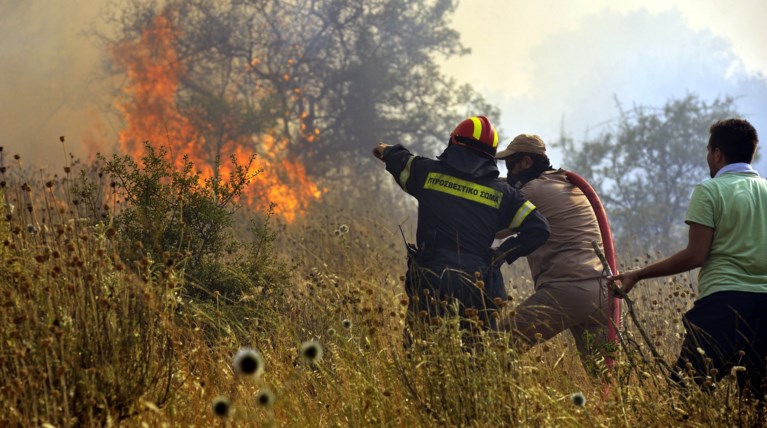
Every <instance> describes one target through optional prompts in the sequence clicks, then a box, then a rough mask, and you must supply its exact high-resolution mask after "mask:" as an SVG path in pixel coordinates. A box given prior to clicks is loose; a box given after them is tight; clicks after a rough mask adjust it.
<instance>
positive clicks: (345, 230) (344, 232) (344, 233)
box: [338, 224, 349, 235]
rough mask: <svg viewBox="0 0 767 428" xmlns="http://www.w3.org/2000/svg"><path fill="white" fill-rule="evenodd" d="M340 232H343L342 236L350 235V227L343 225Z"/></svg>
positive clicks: (339, 227) (339, 228)
mask: <svg viewBox="0 0 767 428" xmlns="http://www.w3.org/2000/svg"><path fill="white" fill-rule="evenodd" d="M338 231H339V232H341V234H342V235H346V234H347V233H349V226H347V225H345V224H342V225H340V226H338Z"/></svg>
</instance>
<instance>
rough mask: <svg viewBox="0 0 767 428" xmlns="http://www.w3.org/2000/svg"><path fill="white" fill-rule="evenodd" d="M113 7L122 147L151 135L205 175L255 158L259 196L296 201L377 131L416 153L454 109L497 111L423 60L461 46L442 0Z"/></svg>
mask: <svg viewBox="0 0 767 428" xmlns="http://www.w3.org/2000/svg"><path fill="white" fill-rule="evenodd" d="M122 7H123V9H122V10H120V11H118V14H117V16H118V17H119V18H118V19H117V20H115V22H114V24H115V26H116V27H117V28H118V29H119V31H118V33H119V34H120V36H119V37H118V39H117V40H115V41H114V42H113V43H112V45H111V46H112V49H111V53H112V57H113V58H114V64H115V65H116V66H117V70H118V71H121V72H124V73H126V75H127V77H128V79H127V82H126V84H125V95H126V96H125V97H123V99H122V100H121V102H120V105H119V107H120V110H121V111H122V112H123V113H124V114H125V116H126V128H125V130H124V131H123V132H122V133H121V135H120V140H121V144H122V148H123V149H124V150H126V151H128V152H129V153H135V151H134V150H135V148H141V147H142V146H143V142H144V141H145V140H150V142H152V143H153V144H155V145H166V146H168V147H170V151H171V153H173V154H175V155H183V154H187V155H189V156H190V159H192V160H193V161H194V162H195V164H197V165H206V166H207V167H208V168H211V169H210V174H220V173H221V172H223V171H217V170H216V169H215V168H213V166H214V165H216V162H217V160H219V159H225V158H227V157H228V156H232V155H235V156H236V157H238V158H240V157H247V156H248V155H250V154H256V155H258V157H257V158H256V161H257V163H258V164H257V165H256V168H259V169H261V170H262V174H261V175H259V177H261V178H260V179H259V180H260V181H261V183H256V186H255V187H259V188H261V189H264V191H265V192H267V193H265V194H262V195H259V196H258V197H257V198H256V199H265V200H272V201H273V202H277V203H278V204H279V205H280V207H281V208H287V207H295V208H296V209H297V210H300V209H302V208H303V207H305V206H306V203H307V202H308V201H309V200H312V199H314V198H317V197H319V194H320V190H319V188H318V187H317V186H316V185H315V184H314V183H313V182H312V181H311V180H310V179H309V178H308V176H307V170H308V173H310V174H312V175H313V176H315V177H316V176H319V175H320V174H322V173H324V172H326V171H328V169H330V168H331V167H333V166H336V165H338V164H339V163H344V164H358V162H349V161H352V160H354V158H355V157H356V156H364V157H365V158H367V157H369V153H368V152H369V147H370V146H371V145H372V144H374V143H375V142H376V141H381V140H385V141H396V142H403V143H406V144H409V145H411V146H416V147H417V148H418V149H420V150H429V149H430V148H432V147H433V146H434V145H437V144H442V143H443V142H444V139H445V137H446V136H447V135H448V134H449V132H450V130H451V129H452V126H453V125H454V124H455V123H457V122H458V121H459V120H460V118H462V117H463V116H464V115H465V114H469V113H474V112H476V111H481V112H483V113H485V114H487V113H488V112H489V113H490V114H491V115H494V116H497V110H496V109H495V108H493V107H491V106H489V105H488V104H487V103H485V102H484V100H483V99H482V98H481V97H480V96H478V95H477V94H476V93H475V92H474V91H473V90H472V89H471V87H469V86H462V87H458V86H457V85H456V84H455V82H452V81H450V80H448V79H446V78H445V77H444V76H443V75H442V74H441V73H440V72H439V70H438V67H437V66H436V64H435V61H434V56H435V55H436V54H441V55H445V56H448V57H449V56H452V55H459V54H463V53H465V52H466V49H465V48H463V47H462V46H461V44H460V42H459V40H458V33H457V32H456V31H455V30H453V29H452V28H451V27H450V25H449V17H450V14H451V13H452V11H453V10H454V7H455V4H454V1H452V0H437V1H427V0H420V1H413V2H403V1H399V0H372V1H362V0H353V1H346V0H344V1H339V0H299V1H282V0H270V1H264V0H246V1H234V0H191V1H181V0H169V1H167V2H165V3H164V6H163V7H159V6H157V5H156V4H155V3H154V2H150V1H146V2H144V1H135V2H132V3H130V4H129V5H128V6H122ZM148 116H151V117H148ZM304 165H305V166H306V167H304ZM305 168H306V169H305ZM259 184H261V185H260V186H259ZM286 195H288V196H286ZM283 212H285V210H284V209H283Z"/></svg>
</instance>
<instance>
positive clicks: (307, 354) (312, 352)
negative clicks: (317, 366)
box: [301, 340, 323, 363]
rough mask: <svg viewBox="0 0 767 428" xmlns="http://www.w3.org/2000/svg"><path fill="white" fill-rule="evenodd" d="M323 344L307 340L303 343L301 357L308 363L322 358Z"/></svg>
mask: <svg viewBox="0 0 767 428" xmlns="http://www.w3.org/2000/svg"><path fill="white" fill-rule="evenodd" d="M322 352H323V351H322V345H320V343H319V342H317V341H315V340H307V341H306V342H304V343H302V344H301V358H303V359H304V361H306V362H308V363H313V362H315V361H319V360H320V359H322Z"/></svg>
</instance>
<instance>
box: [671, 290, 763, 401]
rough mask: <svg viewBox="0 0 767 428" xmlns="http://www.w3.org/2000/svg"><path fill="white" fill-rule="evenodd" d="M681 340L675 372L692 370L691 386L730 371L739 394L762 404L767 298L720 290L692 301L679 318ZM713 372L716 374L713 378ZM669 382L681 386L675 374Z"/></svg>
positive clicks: (717, 377)
mask: <svg viewBox="0 0 767 428" xmlns="http://www.w3.org/2000/svg"><path fill="white" fill-rule="evenodd" d="M683 322H684V326H685V330H686V335H685V338H684V342H683V343H682V351H681V353H680V355H679V359H678V360H677V362H676V370H677V371H681V372H687V370H688V369H687V367H688V363H690V364H691V365H692V370H693V376H694V380H695V382H696V383H698V384H701V383H703V381H704V380H705V378H706V376H707V375H708V376H711V377H712V378H713V379H714V380H719V379H721V378H722V377H723V376H726V375H729V374H730V371H731V369H732V368H733V367H734V366H742V367H745V371H742V370H739V371H737V379H738V387H739V389H740V390H741V392H742V391H743V390H744V389H745V388H748V389H749V390H750V391H751V393H752V394H753V395H754V397H755V398H759V399H760V400H764V394H765V392H767V389H765V382H766V381H767V370H766V369H765V365H766V364H767V362H765V358H767V293H748V292H740V291H721V292H718V293H714V294H711V295H709V296H706V297H704V298H702V299H700V300H698V301H697V302H695V306H693V308H692V309H690V310H689V311H688V312H687V313H686V314H685V315H684V318H683ZM712 369H716V371H714V372H713V373H712ZM672 379H674V380H675V381H677V382H680V375H679V373H678V372H675V373H673V375H672Z"/></svg>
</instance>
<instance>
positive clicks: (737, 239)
mask: <svg viewBox="0 0 767 428" xmlns="http://www.w3.org/2000/svg"><path fill="white" fill-rule="evenodd" d="M685 222H686V223H688V224H689V223H698V224H702V225H703V226H708V227H710V228H712V229H714V238H713V241H712V242H711V249H710V250H709V252H708V256H707V257H706V261H705V262H704V263H703V267H701V269H700V273H699V274H698V289H699V290H698V299H701V298H703V297H706V296H708V295H710V294H712V293H716V292H719V291H747V292H752V293H767V180H765V179H764V178H761V177H759V175H758V174H754V173H725V174H722V175H720V176H719V177H716V178H712V179H709V180H706V181H704V182H703V183H701V184H699V185H697V186H696V187H695V190H694V191H693V193H692V198H691V199H690V205H689V206H688V207H687V216H686V217H685Z"/></svg>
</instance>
